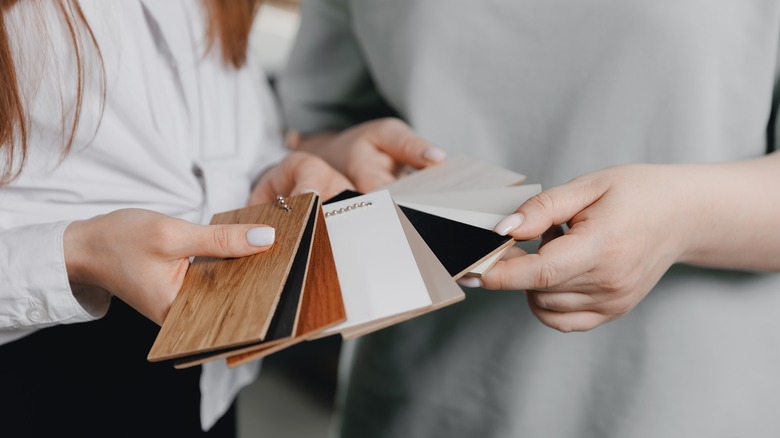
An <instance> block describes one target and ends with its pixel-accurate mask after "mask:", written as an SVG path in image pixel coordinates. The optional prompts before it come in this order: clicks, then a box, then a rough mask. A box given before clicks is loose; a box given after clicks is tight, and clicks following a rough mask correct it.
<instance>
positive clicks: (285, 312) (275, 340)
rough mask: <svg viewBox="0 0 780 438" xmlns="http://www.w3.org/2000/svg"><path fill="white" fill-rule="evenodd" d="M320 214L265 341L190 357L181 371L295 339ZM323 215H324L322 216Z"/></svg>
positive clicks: (306, 238) (311, 219) (307, 235)
mask: <svg viewBox="0 0 780 438" xmlns="http://www.w3.org/2000/svg"><path fill="white" fill-rule="evenodd" d="M319 212H320V210H319V209H318V208H312V210H311V215H310V216H309V220H308V223H307V224H306V229H305V230H304V232H303V237H302V238H301V244H300V245H298V252H297V253H296V254H295V258H294V260H293V265H292V267H291V268H290V273H289V275H288V276H287V281H286V282H285V284H284V289H283V290H282V294H281V296H280V298H279V304H278V305H277V306H276V311H275V312H274V316H273V319H272V320H271V324H270V326H269V327H268V333H267V335H266V337H265V339H264V340H262V341H259V342H252V343H249V344H246V346H244V347H228V348H222V349H219V350H213V351H209V352H206V353H199V354H194V355H189V356H187V357H185V358H181V359H179V360H177V361H176V362H175V363H174V367H175V368H177V369H183V368H189V367H193V366H195V365H200V364H203V363H206V362H210V361H213V360H216V359H222V358H226V357H229V356H232V355H235V354H238V353H243V352H248V351H253V350H256V349H265V348H269V347H272V346H278V345H281V344H284V343H286V342H288V341H289V340H291V339H293V336H294V335H295V330H296V328H297V326H298V319H299V318H298V316H299V314H300V309H301V302H302V301H303V299H302V297H303V295H304V284H305V282H306V281H307V278H308V270H309V269H308V268H309V261H310V260H311V256H312V253H311V251H312V243H313V241H314V234H315V232H316V221H317V219H316V217H317V214H318V213H319ZM320 214H321V213H320Z"/></svg>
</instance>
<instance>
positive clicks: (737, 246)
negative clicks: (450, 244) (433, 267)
mask: <svg viewBox="0 0 780 438" xmlns="http://www.w3.org/2000/svg"><path fill="white" fill-rule="evenodd" d="M779 169H780V156H777V154H773V156H768V157H763V158H760V159H756V160H751V161H744V162H736V163H726V164H699V165H667V166H664V165H630V166H617V167H613V168H609V169H605V170H602V171H599V172H595V173H591V174H587V175H584V176H582V177H578V178H576V179H574V180H572V181H571V182H569V183H567V184H564V185H562V186H559V187H554V188H551V189H549V190H546V191H544V192H542V193H541V194H539V195H537V196H535V197H533V198H532V199H529V200H528V201H527V202H525V203H524V204H523V205H521V206H520V207H519V208H518V209H517V212H516V213H515V214H513V215H511V216H509V217H507V218H506V219H504V220H503V221H501V222H500V223H499V224H498V225H497V226H496V229H495V231H496V232H498V233H499V234H510V235H512V236H513V237H514V238H515V239H517V240H528V239H533V238H535V237H538V236H539V235H542V234H544V238H543V244H542V246H541V247H540V249H539V250H538V252H537V253H536V254H525V253H524V252H522V251H519V250H517V249H514V250H513V251H512V252H511V253H509V254H508V256H507V257H505V259H504V260H502V261H500V262H498V263H497V264H496V266H495V267H494V268H493V269H492V270H491V271H490V272H488V273H487V274H486V275H484V276H483V277H482V279H481V280H476V279H467V280H465V281H462V282H461V283H462V284H464V285H466V286H471V287H474V286H483V287H485V288H488V289H516V290H522V289H526V290H527V295H528V302H529V305H530V307H531V310H532V311H533V313H534V314H535V315H536V316H537V317H538V318H539V319H540V320H541V321H542V322H543V323H544V324H546V325H548V326H550V327H553V328H555V329H558V330H560V331H564V332H569V331H582V330H590V329H592V328H594V327H597V326H599V325H601V324H603V323H605V322H608V321H612V320H614V319H617V318H619V317H621V316H623V315H625V314H626V313H628V312H629V311H631V310H632V309H633V308H634V307H635V306H636V305H637V304H638V303H639V302H640V301H641V300H642V299H643V298H644V297H645V296H646V295H647V294H648V293H649V292H650V291H651V290H652V288H653V287H654V286H655V284H656V283H657V282H658V281H659V279H660V278H661V277H662V276H663V275H664V273H665V272H666V271H667V270H668V269H669V267H670V266H671V265H672V264H674V263H678V262H679V263H691V264H697V265H702V266H710V267H719V268H729V269H749V270H768V271H775V270H780V261H779V259H780V238H779V237H777V236H776V235H777V234H778V233H772V234H767V233H765V232H764V230H767V229H771V228H772V227H773V225H772V224H773V223H774V224H776V223H778V222H777V221H778V220H780V202H778V200H775V202H767V200H766V199H764V198H763V196H762V195H761V193H762V189H761V188H762V187H766V184H767V181H774V183H775V184H776V183H778V181H777V180H778V179H779V178H778V175H779V174H780V172H778V170H779ZM563 224H567V225H568V227H569V229H568V231H566V232H565V233H563V230H562V228H561V227H560V225H563Z"/></svg>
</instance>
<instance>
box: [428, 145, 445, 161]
mask: <svg viewBox="0 0 780 438" xmlns="http://www.w3.org/2000/svg"><path fill="white" fill-rule="evenodd" d="M423 158H425V159H426V160H428V161H442V160H444V159H445V158H447V153H446V152H444V149H441V148H437V147H436V146H431V147H429V148H428V149H426V150H425V151H423Z"/></svg>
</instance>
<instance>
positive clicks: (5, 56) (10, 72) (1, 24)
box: [0, 0, 263, 187]
mask: <svg viewBox="0 0 780 438" xmlns="http://www.w3.org/2000/svg"><path fill="white" fill-rule="evenodd" d="M262 1H263V0H203V2H204V7H205V8H206V11H207V12H208V23H207V27H206V37H207V39H208V42H209V44H208V46H209V47H212V46H213V45H214V44H215V43H217V42H219V44H220V49H221V52H222V57H223V59H224V61H225V62H226V63H227V64H228V65H232V66H234V67H236V68H239V67H241V66H243V65H244V63H245V62H246V55H247V47H248V41H249V33H250V31H251V29H252V23H253V22H254V18H255V16H256V15H257V11H258V9H259V8H260V5H261V4H262ZM55 2H56V6H57V8H58V11H59V13H60V15H61V16H62V18H63V20H64V22H65V24H66V29H67V30H68V34H69V38H70V43H71V46H72V50H73V53H74V55H75V60H76V62H75V65H76V69H77V75H76V78H77V80H76V101H75V103H74V105H73V106H72V113H71V114H68V115H67V118H65V117H64V118H63V124H62V132H63V136H62V138H63V147H62V151H63V152H62V157H63V158H64V157H65V155H67V153H68V152H69V151H70V149H71V147H72V146H73V141H74V137H75V134H76V128H77V127H78V123H79V119H80V116H81V110H82V100H83V91H84V82H85V71H86V69H85V66H84V53H83V50H84V49H85V47H84V46H83V44H82V42H83V41H84V40H86V42H87V44H88V45H89V46H91V47H92V49H94V50H95V53H96V54H97V58H98V59H99V60H100V62H101V67H102V56H101V54H100V48H99V47H98V44H97V41H96V39H95V36H94V34H93V33H92V30H91V29H90V27H89V24H88V23H87V20H86V18H85V17H84V13H83V12H82V10H81V7H80V6H79V3H78V1H77V0H55ZM17 3H19V0H0V162H2V164H0V187H2V186H4V185H6V184H8V183H10V182H11V181H13V180H14V179H15V178H16V177H17V176H19V173H20V172H21V171H22V168H23V167H24V163H25V161H26V158H27V146H28V145H27V140H28V134H29V119H28V117H27V113H26V106H25V104H26V102H25V98H24V96H23V95H22V93H21V91H20V83H19V74H18V71H17V66H16V64H15V62H14V56H13V55H14V51H13V47H12V46H11V40H10V38H9V32H8V27H7V23H6V15H7V13H8V12H9V11H10V10H11V8H12V7H13V6H14V5H16V4H17ZM103 76H104V73H103V72H102V71H101V85H102V86H103V87H105V79H104V77H103ZM103 90H104V92H105V88H103Z"/></svg>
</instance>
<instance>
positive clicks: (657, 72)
mask: <svg viewBox="0 0 780 438" xmlns="http://www.w3.org/2000/svg"><path fill="white" fill-rule="evenodd" d="M302 11H303V22H302V31H301V33H300V35H299V37H298V40H297V42H296V45H295V48H294V50H293V53H292V57H291V60H290V64H289V65H288V68H287V69H286V71H285V72H284V74H283V76H282V78H281V83H280V90H281V92H282V103H283V108H284V111H285V114H286V117H287V123H288V124H289V125H290V126H291V127H292V128H295V129H298V130H301V131H304V132H315V131H318V130H322V129H327V128H345V127H348V126H351V125H353V124H355V123H358V122H360V121H363V120H367V119H371V118H375V117H380V116H384V115H397V116H399V117H401V118H403V119H405V120H406V121H407V122H409V123H410V124H411V125H412V126H413V127H414V128H415V129H416V130H417V131H418V132H419V133H420V134H421V135H422V136H424V137H426V138H428V139H429V140H431V141H433V142H435V143H437V144H438V145H440V146H442V147H443V148H445V149H446V150H448V151H450V152H451V153H466V154H470V155H472V156H475V157H477V158H480V159H482V160H485V161H489V162H493V163H496V164H500V165H502V166H505V167H508V168H511V169H512V170H515V171H518V172H520V173H523V174H526V175H527V176H528V181H529V182H539V183H542V184H543V185H544V186H545V187H550V186H552V185H556V184H560V183H563V182H566V181H567V180H569V179H571V178H573V177H575V176H577V175H579V174H582V173H585V172H588V171H593V170H596V169H600V168H603V167H606V166H610V165H614V164H621V163H636V162H650V163H682V162H720V161H733V160H739V159H744V158H749V157H756V156H759V155H761V154H763V153H765V151H766V148H767V139H768V138H769V139H770V140H771V141H774V139H773V135H771V134H772V132H773V129H768V124H769V120H770V113H771V109H772V102H773V93H774V90H775V84H776V81H777V72H776V71H777V69H776V62H777V55H778V41H780V2H778V1H770V0H750V1H747V0H745V1H720V2H714V1H711V0H710V1H708V0H678V1H675V2H666V1H654V2H653V1H640V0H590V1H582V0H554V1H551V0H480V1H474V0H470V1H467V0H446V1H445V0H353V1H349V0H311V1H308V2H304V5H303V8H302ZM768 132H769V133H770V135H769V136H768V134H767V133H768ZM767 202H780V200H778V192H777V189H776V188H768V189H767ZM713 220H717V218H713ZM766 232H768V233H773V232H778V231H777V230H766ZM779 370H780V275H776V274H753V273H738V272H728V271H718V270H709V269H700V268H695V267H690V266H675V267H673V268H672V269H671V270H670V271H669V272H668V273H667V274H666V275H665V276H664V277H663V278H662V280H661V281H660V283H659V284H658V285H657V286H656V288H655V289H654V290H653V291H651V292H650V294H648V296H647V297H646V298H645V299H644V300H643V301H642V302H641V303H640V304H639V305H638V306H637V307H636V308H635V309H634V310H633V311H632V312H631V313H629V314H628V315H627V316H625V317H623V318H621V319H619V320H617V321H615V322H611V323H609V324H606V325H604V326H601V327H599V328H597V329H595V330H593V331H590V332H586V333H575V334H561V333H558V332H555V331H553V330H552V329H549V328H547V327H545V326H543V325H542V324H541V323H540V322H539V321H537V320H536V318H535V317H534V316H533V315H532V314H531V312H530V311H529V310H528V306H527V304H526V302H525V297H524V295H523V293H522V292H518V291H503V292H489V291H482V290H477V291H473V292H469V294H468V297H467V299H466V300H465V301H464V302H462V303H460V304H457V305H455V306H452V307H450V308H447V309H444V310H441V311H438V312H434V313H432V314H429V315H427V316H424V317H420V318H417V319H414V320H412V321H410V322H408V323H405V324H401V325H398V326H395V327H392V328H389V329H386V330H383V331H381V332H378V333H376V334H373V335H370V336H367V337H365V338H363V339H361V340H360V341H359V343H358V345H357V349H356V351H355V356H354V362H353V367H352V370H351V378H350V380H349V382H348V385H346V387H345V393H344V394H343V396H344V403H345V404H344V406H343V407H344V416H343V419H342V420H343V428H342V430H341V433H342V435H343V436H345V437H404V438H406V437H424V438H430V437H573V438H574V437H576V438H583V437H584V438H590V437H592V438H603V437H615V438H618V437H735V436H739V437H777V436H780V421H777V420H776V417H777V413H778V412H780V371H779Z"/></svg>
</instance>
